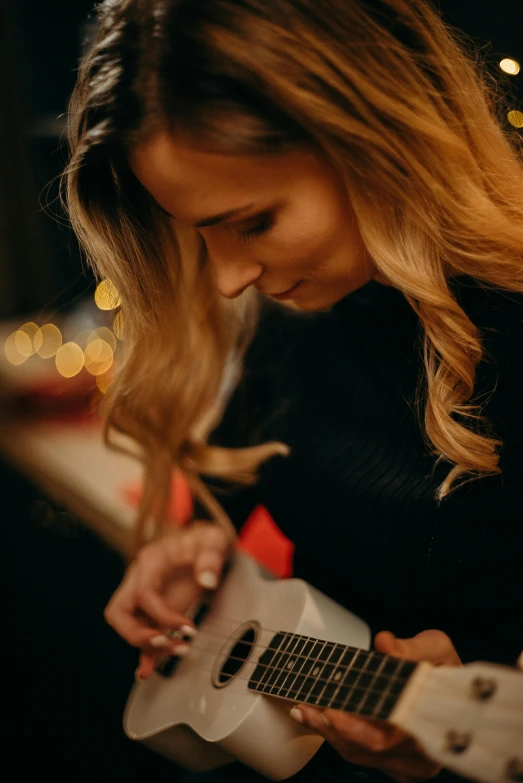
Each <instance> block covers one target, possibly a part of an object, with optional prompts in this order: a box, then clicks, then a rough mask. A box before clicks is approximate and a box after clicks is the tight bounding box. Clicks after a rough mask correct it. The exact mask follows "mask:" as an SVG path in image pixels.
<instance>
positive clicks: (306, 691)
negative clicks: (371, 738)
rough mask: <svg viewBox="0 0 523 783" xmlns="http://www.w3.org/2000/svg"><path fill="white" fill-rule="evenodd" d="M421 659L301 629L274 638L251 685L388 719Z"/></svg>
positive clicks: (300, 699) (298, 700) (264, 691)
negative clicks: (316, 635)
mask: <svg viewBox="0 0 523 783" xmlns="http://www.w3.org/2000/svg"><path fill="white" fill-rule="evenodd" d="M416 666H417V663H414V662H411V661H405V660H401V659H399V658H392V657H391V656H388V655H383V654H381V653H376V652H374V651H370V652H369V651H368V650H360V649H357V648H355V647H347V646H345V645H343V644H337V643H335V642H327V641H322V640H319V639H313V638H311V637H308V636H303V635H300V634H293V633H284V632H279V633H277V634H275V636H274V637H273V638H272V640H271V642H270V644H269V645H268V647H267V649H266V650H265V652H264V653H263V654H262V655H261V656H260V658H259V660H258V665H257V666H256V668H255V671H254V673H253V675H252V677H251V679H250V680H249V684H248V687H249V688H250V689H252V690H256V691H259V692H262V693H267V694H269V695H273V696H280V697H282V698H285V699H289V700H292V701H297V702H300V701H301V702H305V703H309V704H312V705H314V706H316V707H323V708H327V707H330V708H332V709H342V710H346V711H347V712H350V713H353V714H356V715H363V716H365V717H374V718H378V719H380V720H386V719H387V718H388V716H389V715H390V713H391V711H392V710H393V709H394V707H395V705H396V703H397V701H398V699H399V697H400V696H401V694H402V693H403V690H404V688H405V685H406V682H407V680H408V679H409V677H410V675H411V674H412V672H413V671H414V669H415V668H416Z"/></svg>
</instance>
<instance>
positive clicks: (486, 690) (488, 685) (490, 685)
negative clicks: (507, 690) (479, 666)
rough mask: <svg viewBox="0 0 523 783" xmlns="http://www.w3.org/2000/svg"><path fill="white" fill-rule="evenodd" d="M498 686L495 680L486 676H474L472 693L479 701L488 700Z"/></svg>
mask: <svg viewBox="0 0 523 783" xmlns="http://www.w3.org/2000/svg"><path fill="white" fill-rule="evenodd" d="M497 688H498V686H497V683H496V681H495V680H493V679H492V678H488V677H476V679H475V680H473V681H472V695H473V697H474V698H475V699H478V700H479V701H488V699H491V698H492V696H493V695H494V694H495V693H496V690H497Z"/></svg>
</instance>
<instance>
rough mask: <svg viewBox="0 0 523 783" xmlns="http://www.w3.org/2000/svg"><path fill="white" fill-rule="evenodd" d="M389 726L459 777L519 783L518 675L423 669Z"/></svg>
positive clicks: (495, 668)
mask: <svg viewBox="0 0 523 783" xmlns="http://www.w3.org/2000/svg"><path fill="white" fill-rule="evenodd" d="M391 720H392V722H393V723H395V724H396V725H398V726H400V727H401V728H402V729H404V730H405V731H407V732H409V734H412V736H414V737H415V738H416V739H417V740H418V742H419V743H420V745H421V746H422V748H423V749H424V751H425V752H426V753H427V755H428V756H430V758H432V759H433V760H434V761H437V762H439V763H440V764H442V765H443V766H444V767H446V768H448V769H450V770H452V771H454V772H456V773H458V774H459V775H463V776H464V777H468V778H471V779H473V780H478V781H484V783H523V672H521V671H518V670H517V669H511V668H510V667H507V666H499V665H496V664H489V663H471V664H467V665H465V666H459V667H455V668H454V667H445V666H441V667H428V666H427V667H425V666H424V665H423V664H422V665H421V666H420V672H419V673H417V672H416V673H415V674H414V676H413V682H412V686H411V687H410V688H409V687H407V689H406V690H405V694H404V696H403V697H402V700H401V701H400V702H399V703H398V705H397V709H396V710H395V712H394V713H393V714H392V715H391Z"/></svg>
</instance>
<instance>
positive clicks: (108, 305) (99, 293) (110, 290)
mask: <svg viewBox="0 0 523 783" xmlns="http://www.w3.org/2000/svg"><path fill="white" fill-rule="evenodd" d="M94 301H95V302H96V305H97V306H98V307H99V308H100V310H114V309H115V308H116V307H119V306H120V304H121V302H120V294H119V293H118V291H117V289H116V286H115V285H114V283H112V282H111V280H109V279H106V280H102V282H101V283H99V284H98V285H97V287H96V291H95V292H94Z"/></svg>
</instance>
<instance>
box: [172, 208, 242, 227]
mask: <svg viewBox="0 0 523 783" xmlns="http://www.w3.org/2000/svg"><path fill="white" fill-rule="evenodd" d="M254 206H255V205H254V202H253V203H251V204H245V205H244V206H243V207H237V208H236V209H230V210H229V211H228V212H221V213H220V214H219V215H212V216H211V217H207V218H203V219H202V220H198V221H197V222H196V223H193V224H192V226H191V228H204V227H206V226H216V225H217V224H218V223H223V222H224V221H225V220H228V219H229V218H230V217H233V216H234V215H237V214H239V213H240V212H246V211H247V210H248V209H250V208H251V207H254ZM167 214H169V213H167ZM171 217H174V215H171Z"/></svg>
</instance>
